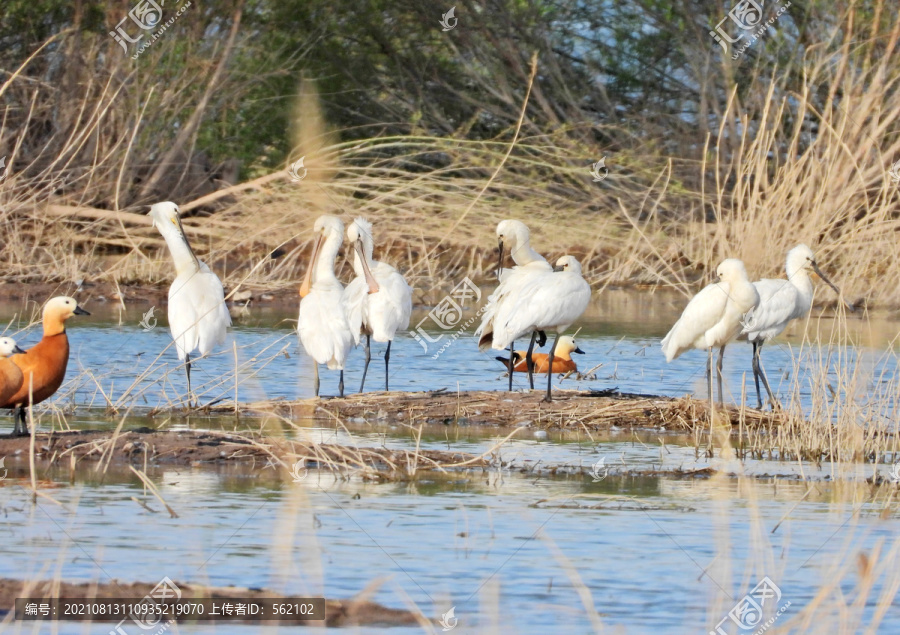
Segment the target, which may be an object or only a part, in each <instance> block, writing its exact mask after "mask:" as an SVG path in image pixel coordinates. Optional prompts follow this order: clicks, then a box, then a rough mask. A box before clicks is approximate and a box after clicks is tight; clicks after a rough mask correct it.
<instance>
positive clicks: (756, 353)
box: [753, 341, 763, 410]
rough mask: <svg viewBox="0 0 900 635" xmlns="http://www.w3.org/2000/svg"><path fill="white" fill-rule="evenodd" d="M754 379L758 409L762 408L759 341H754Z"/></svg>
mask: <svg viewBox="0 0 900 635" xmlns="http://www.w3.org/2000/svg"><path fill="white" fill-rule="evenodd" d="M753 381H754V383H756V409H757V410H762V407H763V402H762V394H761V393H760V392H759V342H757V341H754V342H753Z"/></svg>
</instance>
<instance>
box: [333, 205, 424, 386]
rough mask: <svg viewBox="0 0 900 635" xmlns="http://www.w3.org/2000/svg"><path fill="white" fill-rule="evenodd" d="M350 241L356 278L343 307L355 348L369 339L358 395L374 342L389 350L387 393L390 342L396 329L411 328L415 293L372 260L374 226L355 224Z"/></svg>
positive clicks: (387, 353)
mask: <svg viewBox="0 0 900 635" xmlns="http://www.w3.org/2000/svg"><path fill="white" fill-rule="evenodd" d="M347 240H348V241H350V244H351V245H353V249H354V252H353V271H355V272H356V278H354V279H353V280H352V281H351V282H350V284H348V285H347V289H346V290H345V291H344V307H345V309H346V312H347V322H348V323H349V325H350V332H351V333H353V340H354V342H355V343H356V345H357V346H358V345H359V342H360V339H361V338H362V335H365V336H366V365H365V367H364V368H363V376H362V382H361V383H360V384H359V392H362V391H363V387H364V386H365V385H366V373H367V372H368V370H369V360H370V359H371V358H372V355H371V351H370V344H371V339H373V338H374V340H375V341H376V342H387V350H386V351H385V352H384V389H385V391H387V390H388V375H389V373H388V364H389V363H390V359H391V342H392V341H393V339H394V334H395V333H396V332H397V329H406V328H408V327H409V316H410V314H411V313H412V289H411V288H410V286H409V285H408V284H407V283H406V280H405V279H404V277H403V276H402V275H400V273H399V272H398V271H397V270H396V269H394V268H393V267H392V266H390V265H389V264H387V263H386V262H379V261H377V260H372V250H373V249H374V241H373V240H372V223H370V222H369V221H367V220H366V219H365V218H357V219H356V220H354V221H353V222H352V223H350V226H349V227H347Z"/></svg>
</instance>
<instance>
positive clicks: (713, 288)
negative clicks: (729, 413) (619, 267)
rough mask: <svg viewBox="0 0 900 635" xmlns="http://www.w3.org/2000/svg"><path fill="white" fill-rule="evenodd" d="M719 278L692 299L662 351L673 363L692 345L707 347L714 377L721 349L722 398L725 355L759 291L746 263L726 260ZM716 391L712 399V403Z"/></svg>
mask: <svg viewBox="0 0 900 635" xmlns="http://www.w3.org/2000/svg"><path fill="white" fill-rule="evenodd" d="M716 274H717V275H718V277H719V281H718V282H715V283H713V284H710V285H707V286H706V287H704V288H703V289H701V290H700V292H699V293H698V294H697V295H695V296H694V297H693V298H691V301H690V302H688V305H687V307H685V309H684V312H683V313H682V314H681V317H680V318H679V320H678V321H677V322H676V323H675V325H674V326H673V327H672V328H671V330H670V331H669V333H668V334H667V335H666V336H665V338H663V341H662V350H663V353H664V354H665V356H666V361H667V362H671V361H672V360H673V359H676V358H677V357H678V356H679V355H681V354H682V353H684V352H685V351H687V350H690V349H692V348H698V349H703V348H705V349H707V351H708V357H707V366H706V372H707V380H708V381H710V382H711V381H712V380H711V373H712V368H711V367H712V349H713V348H717V347H718V348H719V360H718V363H717V370H718V383H719V400H720V401H721V400H722V358H723V356H724V355H725V345H726V344H728V342H730V341H731V340H732V339H734V338H735V337H737V336H738V334H739V333H740V332H741V328H742V325H743V320H744V315H745V314H746V313H747V312H748V311H750V310H751V309H753V308H754V307H755V306H756V305H757V304H759V293H757V291H756V288H755V287H754V286H753V285H752V284H751V283H750V280H749V279H748V277H747V270H746V268H745V267H744V263H743V262H741V261H740V260H737V259H735V258H728V259H727V260H723V261H722V263H721V264H720V265H719V266H718V268H717V269H716ZM712 398H713V397H712V390H711V389H710V395H709V400H710V402H712Z"/></svg>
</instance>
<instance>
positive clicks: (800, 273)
mask: <svg viewBox="0 0 900 635" xmlns="http://www.w3.org/2000/svg"><path fill="white" fill-rule="evenodd" d="M787 275H788V280H790V281H791V284H793V285H794V286H795V287H797V289H798V290H799V291H800V293H802V294H803V295H804V296H807V297H809V298H812V294H813V282H812V278H810V277H809V271H807V270H806V269H805V268H803V267H801V268H799V269H797V270H795V271H788V272H787Z"/></svg>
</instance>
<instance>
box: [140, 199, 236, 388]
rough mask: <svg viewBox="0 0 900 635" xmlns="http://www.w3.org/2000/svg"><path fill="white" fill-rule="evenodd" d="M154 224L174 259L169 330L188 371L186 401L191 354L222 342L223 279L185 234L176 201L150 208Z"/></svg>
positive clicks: (225, 319)
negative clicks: (203, 259)
mask: <svg viewBox="0 0 900 635" xmlns="http://www.w3.org/2000/svg"><path fill="white" fill-rule="evenodd" d="M150 217H151V218H152V219H153V224H154V225H155V226H156V228H157V229H158V230H159V233H160V234H162V237H163V238H164V239H165V241H166V245H168V247H169V253H171V254H172V260H173V261H174V262H175V280H173V281H172V286H170V287H169V329H170V330H171V332H172V338H173V339H174V340H175V350H176V351H177V352H178V359H180V360H182V361H184V363H185V364H184V368H185V372H186V373H187V386H188V403H190V402H191V401H193V393H192V392H191V353H193V352H194V351H195V350H199V351H200V356H201V357H202V356H204V355H206V354H207V353H209V352H210V351H212V350H213V349H214V348H215V347H217V346H219V345H221V344H222V342H224V341H225V334H226V331H227V329H228V327H229V326H231V316H230V315H229V313H228V307H227V306H225V290H224V289H223V288H222V281H221V280H219V277H218V276H217V275H216V274H214V273H213V272H212V271H210V269H209V267H207V266H206V265H205V264H204V263H202V262H200V260H198V258H197V256H196V255H194V251H193V250H192V249H191V245H190V243H188V240H187V237H186V236H185V235H184V227H182V225H181V219H180V218H179V216H178V206H177V205H176V204H175V203H171V202H165V203H157V204H156V205H153V206H152V207H151V208H150Z"/></svg>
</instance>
